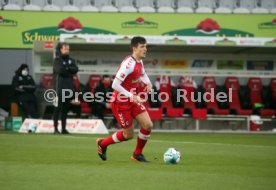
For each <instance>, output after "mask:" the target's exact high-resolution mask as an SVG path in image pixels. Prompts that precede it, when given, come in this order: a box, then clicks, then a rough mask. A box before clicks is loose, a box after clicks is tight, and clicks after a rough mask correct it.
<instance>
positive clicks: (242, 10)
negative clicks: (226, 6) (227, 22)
mask: <svg viewBox="0 0 276 190" xmlns="http://www.w3.org/2000/svg"><path fill="white" fill-rule="evenodd" d="M239 2H240V3H239V7H237V8H236V9H234V10H233V13H238V14H249V13H251V11H252V9H254V8H255V7H256V0H240V1H239Z"/></svg>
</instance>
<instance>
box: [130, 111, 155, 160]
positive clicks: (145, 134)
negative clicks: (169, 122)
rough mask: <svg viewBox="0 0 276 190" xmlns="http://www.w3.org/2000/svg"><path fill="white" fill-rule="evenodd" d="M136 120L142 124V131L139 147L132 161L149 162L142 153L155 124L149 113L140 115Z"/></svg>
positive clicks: (138, 139)
mask: <svg viewBox="0 0 276 190" xmlns="http://www.w3.org/2000/svg"><path fill="white" fill-rule="evenodd" d="M135 119H136V120H137V122H138V123H139V124H140V126H141V129H140V131H139V134H138V137H137V145H136V148H135V151H134V153H133V156H132V159H133V160H136V161H140V162H147V160H146V159H145V157H144V155H143V154H142V151H143V149H144V147H145V145H146V143H147V141H148V139H149V137H150V134H151V129H152V127H153V124H152V121H151V119H150V117H149V114H148V112H147V111H144V112H142V113H140V114H138V115H137V116H136V117H135Z"/></svg>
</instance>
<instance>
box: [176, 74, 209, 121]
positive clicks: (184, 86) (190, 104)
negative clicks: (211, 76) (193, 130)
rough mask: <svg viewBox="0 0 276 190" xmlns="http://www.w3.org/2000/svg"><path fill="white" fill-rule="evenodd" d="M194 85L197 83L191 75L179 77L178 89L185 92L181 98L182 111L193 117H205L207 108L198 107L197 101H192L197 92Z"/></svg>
mask: <svg viewBox="0 0 276 190" xmlns="http://www.w3.org/2000/svg"><path fill="white" fill-rule="evenodd" d="M196 87H197V85H196V84H195V82H194V81H193V80H192V78H191V77H186V76H184V77H180V78H179V89H181V90H183V91H184V93H185V94H184V98H183V108H184V113H186V114H191V116H192V117H193V118H194V119H206V117H207V109H206V108H202V107H198V106H197V103H198V102H194V99H196V98H195V96H196V94H197V93H196ZM181 95H182V94H181ZM193 96H194V97H193ZM199 103H201V102H199Z"/></svg>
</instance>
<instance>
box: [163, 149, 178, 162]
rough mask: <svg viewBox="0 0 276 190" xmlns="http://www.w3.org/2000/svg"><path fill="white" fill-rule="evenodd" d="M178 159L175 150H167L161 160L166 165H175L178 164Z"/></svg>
mask: <svg viewBox="0 0 276 190" xmlns="http://www.w3.org/2000/svg"><path fill="white" fill-rule="evenodd" d="M180 157H181V155H180V152H179V151H177V150H176V149H175V148H169V149H167V150H166V151H165V153H164V155H163V159H164V162H165V163H166V164H177V163H179V162H180Z"/></svg>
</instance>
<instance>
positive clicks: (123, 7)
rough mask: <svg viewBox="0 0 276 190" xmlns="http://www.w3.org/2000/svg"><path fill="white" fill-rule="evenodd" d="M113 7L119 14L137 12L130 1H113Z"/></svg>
mask: <svg viewBox="0 0 276 190" xmlns="http://www.w3.org/2000/svg"><path fill="white" fill-rule="evenodd" d="M115 6H116V7H117V8H118V9H119V11H120V12H131V13H134V12H137V9H136V8H135V7H134V6H133V1H132V0H115Z"/></svg>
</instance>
